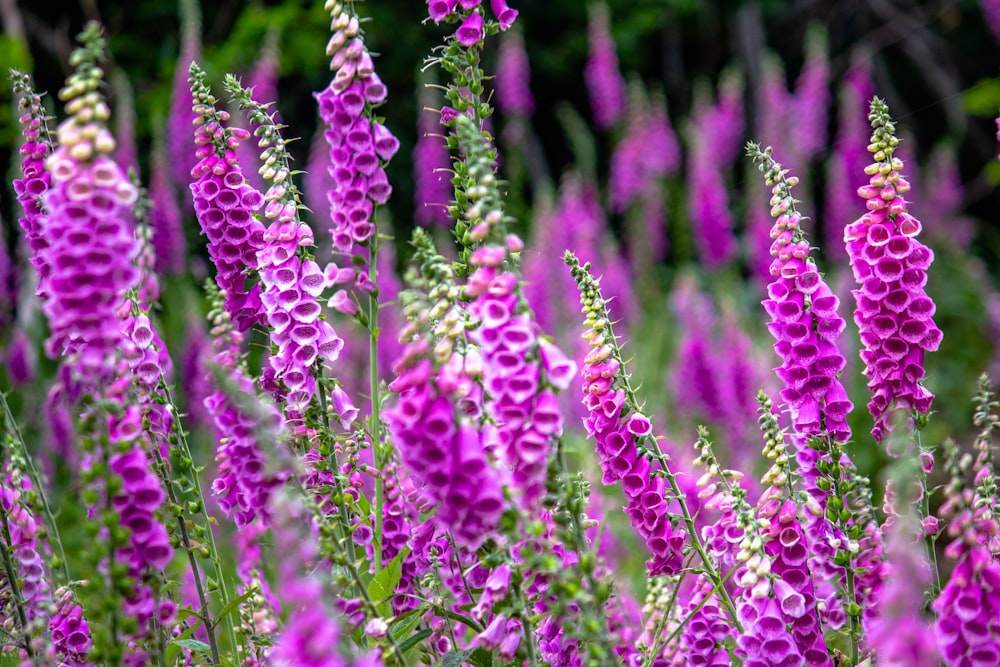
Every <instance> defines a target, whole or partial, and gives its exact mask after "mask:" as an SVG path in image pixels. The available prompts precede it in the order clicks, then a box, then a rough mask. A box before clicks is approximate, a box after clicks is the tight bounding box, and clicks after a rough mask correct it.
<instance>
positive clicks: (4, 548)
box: [0, 506, 35, 659]
mask: <svg viewBox="0 0 1000 667" xmlns="http://www.w3.org/2000/svg"><path fill="white" fill-rule="evenodd" d="M0 519H2V521H0V528H2V529H3V539H2V540H0V552H2V553H3V566H4V571H5V572H6V575H7V584H8V585H9V586H10V591H11V594H12V595H13V597H14V606H15V607H16V609H17V622H18V625H20V626H21V636H22V639H23V641H24V646H23V647H22V648H23V649H24V650H25V652H26V653H27V654H28V657H29V658H32V659H34V657H35V652H34V650H32V648H31V639H30V637H28V614H27V612H26V611H25V600H24V596H23V595H22V594H21V586H20V584H19V583H18V579H17V568H15V567H14V558H13V554H12V553H11V552H12V551H13V546H14V545H13V538H11V536H10V524H8V523H7V512H6V511H5V510H4V509H3V507H2V506H0Z"/></svg>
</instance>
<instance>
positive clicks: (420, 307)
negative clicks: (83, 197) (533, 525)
mask: <svg viewBox="0 0 1000 667" xmlns="http://www.w3.org/2000/svg"><path fill="white" fill-rule="evenodd" d="M414 244H415V246H416V247H417V252H418V257H420V258H423V259H422V260H421V265H422V271H424V272H425V274H424V277H423V278H421V279H418V280H417V283H416V284H415V285H414V286H415V287H417V288H418V289H420V290H421V292H422V293H418V292H416V291H414V292H406V293H404V297H405V300H404V304H405V305H404V314H405V315H406V317H407V319H408V320H409V321H410V324H409V325H408V326H407V327H406V328H404V329H403V331H402V332H401V334H400V342H401V343H404V344H405V345H406V347H405V349H404V352H403V355H402V356H401V358H400V359H399V360H398V361H397V362H396V365H395V367H394V371H395V373H396V376H397V377H396V379H395V380H394V381H393V382H392V383H391V384H390V385H389V389H390V391H392V392H393V393H395V394H397V396H398V400H397V402H396V403H395V404H394V405H391V406H390V407H389V408H388V409H387V411H386V413H385V419H386V422H387V423H388V425H389V431H390V433H391V434H392V436H393V439H394V442H396V443H397V444H398V447H399V450H400V453H401V455H402V458H403V462H404V463H405V464H406V466H407V468H408V469H409V471H410V474H411V477H412V478H413V480H414V482H415V483H417V484H422V485H423V493H424V495H425V496H426V497H427V498H428V499H429V500H430V502H431V505H432V506H433V507H435V508H436V512H435V513H434V518H433V521H434V525H435V526H437V527H438V528H439V529H440V530H444V531H449V532H450V533H451V534H452V535H453V537H454V539H455V543H456V544H457V545H458V546H461V547H466V548H468V549H472V550H475V549H477V548H479V546H481V545H482V544H483V542H484V541H485V540H487V539H489V538H490V537H491V536H492V535H493V534H494V533H495V531H496V529H497V525H498V523H499V520H500V515H501V513H502V512H503V510H504V507H505V504H506V503H505V501H504V498H503V492H502V488H501V484H500V475H499V473H498V472H497V471H496V470H494V469H493V468H492V466H491V465H490V463H489V460H488V459H487V456H486V449H485V445H486V444H487V443H486V435H485V432H484V430H483V429H482V428H481V427H480V426H479V415H480V414H481V412H482V395H481V390H479V385H478V383H477V382H476V380H477V379H478V378H479V377H480V376H481V375H482V374H483V358H482V356H481V355H480V354H479V353H478V351H477V350H476V349H475V348H474V347H472V346H471V345H469V344H468V341H467V339H466V335H465V324H466V314H465V313H464V311H463V310H462V309H461V308H460V307H459V305H458V303H457V301H456V299H457V297H458V296H459V294H458V290H457V289H454V287H453V285H452V288H451V289H452V291H450V290H449V287H448V280H447V279H446V278H448V277H450V275H451V269H450V267H448V265H447V264H445V262H444V260H443V258H441V257H440V256H438V255H436V253H435V252H434V250H433V244H432V243H431V241H430V239H429V238H428V237H427V236H426V234H424V233H422V232H418V233H416V234H415V235H414ZM428 313H434V314H435V316H438V315H439V316H440V317H439V318H438V319H435V320H434V321H435V322H436V323H437V324H435V325H434V326H433V328H431V326H430V324H431V322H430V320H429V318H428V317H427V315H428ZM428 329H429V330H428ZM432 359H433V362H432Z"/></svg>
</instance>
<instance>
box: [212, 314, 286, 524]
mask: <svg viewBox="0 0 1000 667" xmlns="http://www.w3.org/2000/svg"><path fill="white" fill-rule="evenodd" d="M213 312H214V314H215V318H216V319H215V326H214V327H213V329H212V336H213V340H212V345H213V348H214V350H215V358H214V362H215V364H216V365H217V368H218V370H213V371H212V372H211V376H212V378H211V380H210V382H211V384H212V385H213V386H214V391H213V392H212V394H210V395H209V396H208V397H207V398H205V409H206V410H207V411H208V413H209V414H210V415H211V418H212V420H213V422H214V425H215V434H216V442H217V443H218V445H217V449H216V455H215V460H216V462H217V463H218V464H219V467H218V470H217V472H216V477H215V480H214V481H213V482H212V492H213V494H214V495H215V496H216V497H217V498H218V501H219V506H220V507H222V510H223V511H224V512H225V513H226V515H227V516H231V517H233V518H234V519H235V520H236V525H237V526H238V527H240V528H241V529H242V528H245V527H247V526H249V525H251V524H253V523H255V522H259V523H260V524H262V525H264V526H269V525H270V521H269V515H268V509H269V507H270V501H271V497H272V495H273V494H274V492H275V491H276V490H277V489H279V488H281V486H282V485H283V484H284V483H285V480H286V479H287V475H286V474H284V473H283V472H282V471H275V470H272V469H271V468H272V466H271V465H269V463H268V460H267V455H266V453H265V452H264V450H263V449H262V447H261V443H262V442H264V441H271V442H273V441H275V440H277V438H278V436H279V432H280V430H281V427H282V418H281V415H280V414H279V413H278V412H277V410H275V409H274V408H273V407H272V406H270V405H266V404H261V403H260V402H258V401H257V394H256V391H255V389H254V386H253V381H252V380H251V379H250V377H249V376H248V375H247V372H246V369H245V368H244V366H243V362H242V360H241V358H240V350H241V347H242V342H243V334H242V333H241V332H239V331H238V330H236V329H234V328H233V326H232V324H231V322H230V321H229V318H228V314H227V313H226V311H225V310H224V309H222V308H216V309H215V310H214V311H213ZM258 519H259V521H258Z"/></svg>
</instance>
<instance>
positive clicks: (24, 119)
mask: <svg viewBox="0 0 1000 667" xmlns="http://www.w3.org/2000/svg"><path fill="white" fill-rule="evenodd" d="M12 76H13V78H14V93H15V94H16V95H18V97H19V99H18V106H17V108H18V110H19V111H20V112H21V113H22V116H21V119H20V120H21V125H22V133H23V135H24V143H23V144H21V149H20V153H21V158H22V159H21V178H15V179H14V192H15V194H16V195H17V200H18V202H20V204H21V208H22V209H23V210H24V215H23V216H21V218H20V220H19V222H20V224H21V229H23V230H24V237H25V239H26V240H27V242H28V247H29V248H31V264H32V265H33V266H34V267H35V270H36V271H37V273H38V288H37V293H38V295H39V296H40V297H41V298H42V299H43V300H44V299H45V293H46V286H45V283H46V282H47V280H48V276H49V267H48V266H47V265H46V264H45V258H46V252H45V251H46V248H47V247H48V239H47V238H46V235H45V233H44V231H43V228H42V221H43V219H44V217H43V213H44V211H43V208H42V198H43V197H44V195H45V193H46V192H48V190H49V188H50V187H51V183H52V176H51V174H49V172H48V171H46V170H45V162H46V159H47V158H48V156H49V154H50V153H51V152H52V141H51V138H50V137H49V134H48V128H46V126H45V107H44V106H42V98H41V96H40V95H38V94H37V93H35V91H34V90H33V89H32V88H31V81H30V78H29V77H28V75H27V74H22V73H20V72H13V73H12Z"/></svg>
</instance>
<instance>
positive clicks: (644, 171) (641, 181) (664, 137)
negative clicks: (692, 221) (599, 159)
mask: <svg viewBox="0 0 1000 667" xmlns="http://www.w3.org/2000/svg"><path fill="white" fill-rule="evenodd" d="M630 92H631V94H630V95H629V106H628V118H627V121H626V125H625V137H624V138H623V139H622V140H621V142H619V143H618V145H617V146H615V150H614V153H613V154H612V156H611V175H610V183H609V187H610V190H611V206H612V209H613V210H614V211H615V212H616V213H623V212H624V211H625V210H626V209H628V207H629V206H630V205H631V204H632V203H634V202H635V201H637V200H639V199H641V197H642V195H643V194H645V192H646V191H647V190H650V189H652V190H655V189H656V184H657V182H658V179H660V178H662V177H663V176H665V175H667V174H668V173H670V172H672V171H676V170H677V167H678V166H679V164H680V147H679V146H678V144H677V137H676V136H675V135H674V132H673V128H672V127H671V125H670V119H669V117H668V116H667V110H666V106H665V102H664V100H663V97H662V96H658V97H657V98H656V100H655V101H652V102H651V101H650V100H649V99H648V98H647V95H646V91H645V90H644V89H643V88H642V84H641V83H638V82H636V83H635V84H634V85H633V86H632V88H631V91H630ZM659 243H660V244H662V243H663V242H662V240H660V241H659Z"/></svg>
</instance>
